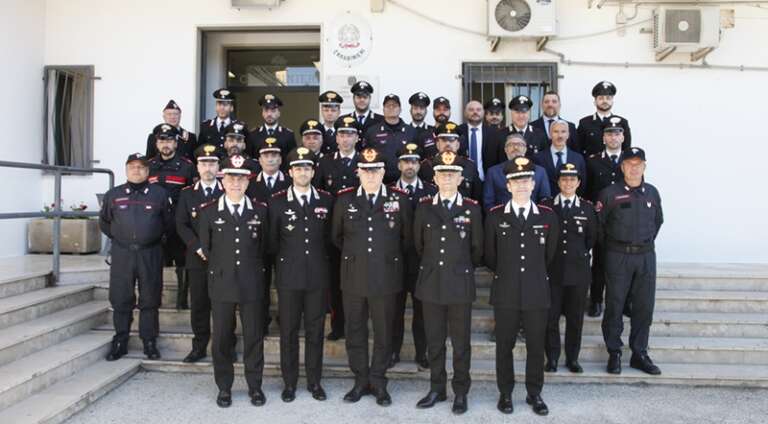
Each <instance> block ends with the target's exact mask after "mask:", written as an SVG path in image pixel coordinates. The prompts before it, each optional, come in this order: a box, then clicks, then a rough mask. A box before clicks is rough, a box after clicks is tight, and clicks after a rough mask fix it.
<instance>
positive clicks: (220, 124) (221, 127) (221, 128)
mask: <svg viewBox="0 0 768 424" xmlns="http://www.w3.org/2000/svg"><path fill="white" fill-rule="evenodd" d="M219 132H224V121H219Z"/></svg>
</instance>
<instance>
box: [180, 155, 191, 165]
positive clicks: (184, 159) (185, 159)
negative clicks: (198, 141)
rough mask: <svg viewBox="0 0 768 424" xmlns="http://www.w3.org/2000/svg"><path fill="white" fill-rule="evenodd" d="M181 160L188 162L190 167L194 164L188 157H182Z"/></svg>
mask: <svg viewBox="0 0 768 424" xmlns="http://www.w3.org/2000/svg"><path fill="white" fill-rule="evenodd" d="M181 160H183V161H184V162H186V163H188V164H190V165H191V164H192V163H193V162H192V161H191V160H190V159H189V158H188V157H186V156H182V157H181Z"/></svg>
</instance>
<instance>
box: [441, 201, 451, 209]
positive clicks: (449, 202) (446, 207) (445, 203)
mask: <svg viewBox="0 0 768 424" xmlns="http://www.w3.org/2000/svg"><path fill="white" fill-rule="evenodd" d="M443 206H445V209H446V210H451V201H450V200H443Z"/></svg>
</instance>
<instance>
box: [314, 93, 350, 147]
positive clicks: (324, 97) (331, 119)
mask: <svg viewBox="0 0 768 424" xmlns="http://www.w3.org/2000/svg"><path fill="white" fill-rule="evenodd" d="M318 100H319V101H320V117H321V118H322V121H323V127H322V130H323V148H322V151H323V153H324V154H326V155H328V154H331V153H333V152H335V151H336V150H338V146H336V127H335V125H334V124H336V120H337V119H339V115H340V114H341V104H342V103H344V99H343V98H342V97H341V96H340V95H339V93H337V92H335V91H330V90H329V91H325V92H323V93H322V94H321V95H320V97H319V99H318Z"/></svg>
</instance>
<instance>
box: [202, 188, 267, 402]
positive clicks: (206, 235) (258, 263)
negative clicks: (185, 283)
mask: <svg viewBox="0 0 768 424" xmlns="http://www.w3.org/2000/svg"><path fill="white" fill-rule="evenodd" d="M225 198H226V195H222V196H221V197H219V200H218V201H217V202H215V203H213V204H211V205H210V206H208V207H206V208H204V209H203V212H202V217H201V219H200V244H201V246H202V249H203V253H204V254H205V256H206V257H207V258H208V294H209V296H210V298H211V302H212V312H213V344H212V351H213V374H214V377H215V379H216V385H217V386H218V387H219V390H223V391H230V390H231V388H232V382H233V381H234V378H235V372H234V367H233V364H232V351H231V349H232V348H233V345H234V343H233V338H234V337H235V334H234V331H233V330H232V329H233V328H234V327H235V309H236V308H238V309H239V310H240V321H241V323H242V326H243V328H242V333H243V363H244V364H245V380H246V382H247V383H248V387H249V389H256V388H261V380H262V374H263V371H264V332H263V331H264V324H263V321H264V312H263V311H262V298H263V297H264V286H265V283H266V282H265V281H264V272H263V263H262V257H263V255H264V249H265V246H264V245H265V241H266V235H267V207H266V205H264V204H263V203H251V201H250V200H249V199H248V198H247V197H243V199H242V201H241V202H240V203H241V207H240V210H241V211H242V212H241V214H240V217H239V218H236V217H235V216H233V215H232V214H231V213H230V211H229V208H228V207H227V204H226V202H225Z"/></svg>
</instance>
